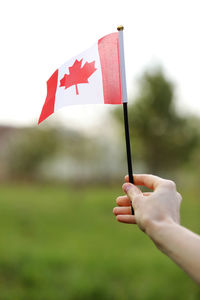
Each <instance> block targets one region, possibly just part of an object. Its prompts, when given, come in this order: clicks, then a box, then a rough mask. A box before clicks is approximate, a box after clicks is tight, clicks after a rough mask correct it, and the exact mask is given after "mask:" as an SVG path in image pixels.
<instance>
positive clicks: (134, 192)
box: [122, 183, 142, 201]
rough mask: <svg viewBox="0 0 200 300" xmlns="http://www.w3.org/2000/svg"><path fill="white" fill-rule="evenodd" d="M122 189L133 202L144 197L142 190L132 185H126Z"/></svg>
mask: <svg viewBox="0 0 200 300" xmlns="http://www.w3.org/2000/svg"><path fill="white" fill-rule="evenodd" d="M122 188H123V190H124V192H125V193H126V194H127V196H128V197H129V199H130V200H131V201H133V200H134V198H135V197H136V196H139V195H142V192H141V190H140V189H139V188H138V187H137V186H135V185H134V184H132V183H124V184H123V186H122Z"/></svg>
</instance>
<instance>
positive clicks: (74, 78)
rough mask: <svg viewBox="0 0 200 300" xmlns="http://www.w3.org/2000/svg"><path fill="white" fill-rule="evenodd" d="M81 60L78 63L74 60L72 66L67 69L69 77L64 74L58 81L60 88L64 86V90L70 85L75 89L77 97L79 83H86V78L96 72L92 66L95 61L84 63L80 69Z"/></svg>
mask: <svg viewBox="0 0 200 300" xmlns="http://www.w3.org/2000/svg"><path fill="white" fill-rule="evenodd" d="M82 61H83V58H82V59H81V60H80V61H78V60H77V59H76V60H75V62H74V64H73V65H72V66H71V67H69V75H68V74H65V75H64V77H63V78H62V79H61V80H60V86H64V87H65V89H67V88H69V87H70V86H72V85H75V87H76V95H78V94H79V93H78V86H77V84H80V83H88V78H89V77H90V76H91V75H92V74H93V73H94V72H95V71H96V70H97V69H96V68H95V66H94V64H95V61H92V62H90V63H88V62H86V63H85V64H84V66H83V67H82V68H81V64H82Z"/></svg>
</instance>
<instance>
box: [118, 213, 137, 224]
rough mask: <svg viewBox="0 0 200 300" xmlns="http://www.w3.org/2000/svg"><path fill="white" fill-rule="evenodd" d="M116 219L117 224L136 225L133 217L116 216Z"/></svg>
mask: <svg viewBox="0 0 200 300" xmlns="http://www.w3.org/2000/svg"><path fill="white" fill-rule="evenodd" d="M116 219H117V221H118V222H122V223H127V224H136V220H135V216H133V215H117V217H116Z"/></svg>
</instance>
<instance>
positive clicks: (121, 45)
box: [117, 26, 134, 215]
mask: <svg viewBox="0 0 200 300" xmlns="http://www.w3.org/2000/svg"><path fill="white" fill-rule="evenodd" d="M117 30H118V34H119V54H120V55H119V56H120V71H121V83H122V101H123V111H124V129H125V139H126V154H127V164H128V175H129V182H130V183H134V182H133V171H132V159H131V144H130V135H129V123H128V97H127V88H126V72H125V60H124V41H123V30H124V27H123V26H118V27H117ZM131 212H132V215H134V209H133V206H132V203H131Z"/></svg>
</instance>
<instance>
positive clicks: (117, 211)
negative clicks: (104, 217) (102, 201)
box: [113, 206, 132, 216]
mask: <svg viewBox="0 0 200 300" xmlns="http://www.w3.org/2000/svg"><path fill="white" fill-rule="evenodd" d="M113 213H114V215H115V216H117V215H132V211H131V206H125V207H122V206H120V207H114V208H113Z"/></svg>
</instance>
